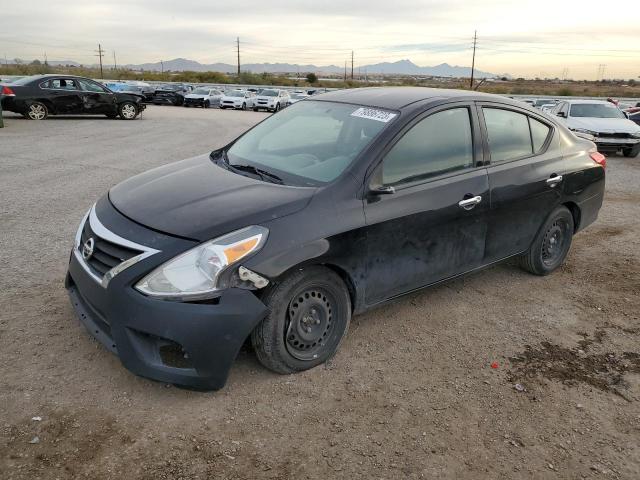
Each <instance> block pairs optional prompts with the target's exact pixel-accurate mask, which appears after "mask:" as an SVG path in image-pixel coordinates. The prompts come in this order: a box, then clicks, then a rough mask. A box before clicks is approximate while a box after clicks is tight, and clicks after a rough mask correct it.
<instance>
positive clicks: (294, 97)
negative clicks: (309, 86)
mask: <svg viewBox="0 0 640 480" xmlns="http://www.w3.org/2000/svg"><path fill="white" fill-rule="evenodd" d="M309 97H310V95H307V94H306V93H304V92H300V93H298V92H293V93H290V94H289V105H293V104H294V103H298V102H299V101H300V100H304V99H305V98H309Z"/></svg>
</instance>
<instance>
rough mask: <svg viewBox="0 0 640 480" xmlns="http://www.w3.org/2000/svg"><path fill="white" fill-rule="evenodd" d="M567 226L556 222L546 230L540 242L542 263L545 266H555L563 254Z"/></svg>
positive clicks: (561, 222)
mask: <svg viewBox="0 0 640 480" xmlns="http://www.w3.org/2000/svg"><path fill="white" fill-rule="evenodd" d="M566 230H567V226H566V224H565V223H564V222H563V221H560V220H558V221H556V222H554V223H553V225H551V228H549V230H547V233H546V234H545V236H544V241H543V242H542V262H543V263H544V264H545V265H553V264H555V263H556V262H557V261H558V260H559V259H560V258H561V257H562V255H563V253H564V244H565V241H566Z"/></svg>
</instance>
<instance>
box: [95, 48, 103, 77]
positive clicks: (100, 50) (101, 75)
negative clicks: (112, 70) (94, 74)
mask: <svg viewBox="0 0 640 480" xmlns="http://www.w3.org/2000/svg"><path fill="white" fill-rule="evenodd" d="M96 52H98V54H97V55H96V57H99V58H100V78H104V73H102V57H103V56H104V50H103V49H102V45H100V44H98V50H96Z"/></svg>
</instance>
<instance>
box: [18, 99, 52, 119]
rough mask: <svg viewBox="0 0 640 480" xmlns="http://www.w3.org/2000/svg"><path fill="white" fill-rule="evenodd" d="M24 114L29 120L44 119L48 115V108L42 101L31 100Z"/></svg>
mask: <svg viewBox="0 0 640 480" xmlns="http://www.w3.org/2000/svg"><path fill="white" fill-rule="evenodd" d="M24 116H25V118H28V119H29V120H44V119H45V118H47V117H48V116H49V110H48V109H47V106H46V105H45V104H44V103H40V102H31V103H30V104H29V106H28V107H27V111H26V113H25V114H24Z"/></svg>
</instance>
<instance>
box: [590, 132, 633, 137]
mask: <svg viewBox="0 0 640 480" xmlns="http://www.w3.org/2000/svg"><path fill="white" fill-rule="evenodd" d="M598 137H601V138H632V137H631V134H630V133H598Z"/></svg>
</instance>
